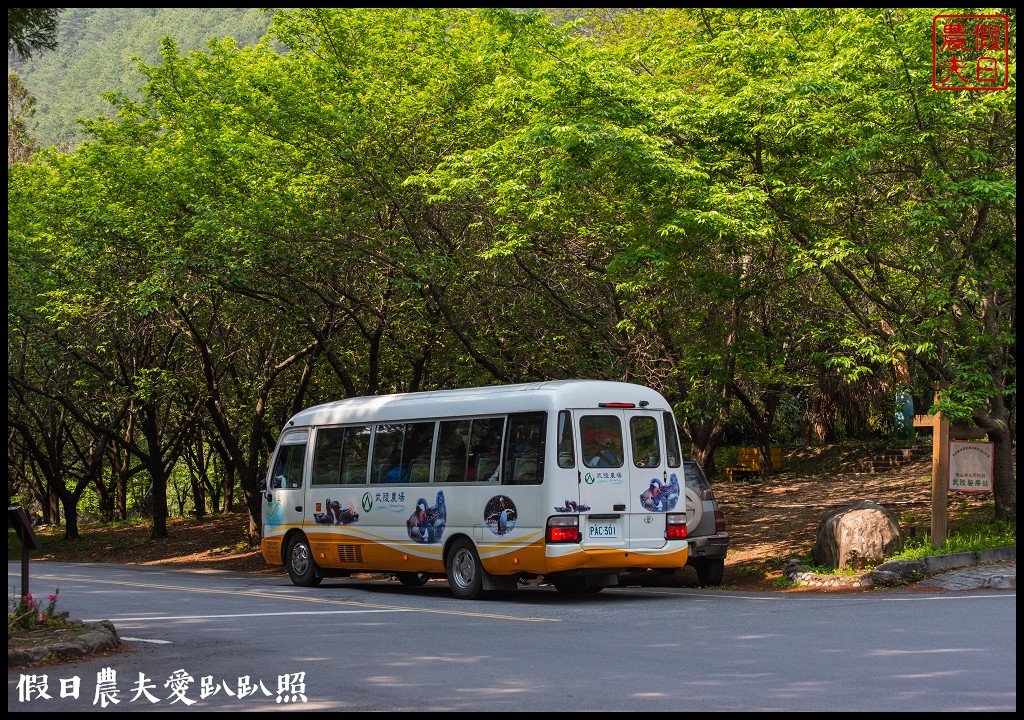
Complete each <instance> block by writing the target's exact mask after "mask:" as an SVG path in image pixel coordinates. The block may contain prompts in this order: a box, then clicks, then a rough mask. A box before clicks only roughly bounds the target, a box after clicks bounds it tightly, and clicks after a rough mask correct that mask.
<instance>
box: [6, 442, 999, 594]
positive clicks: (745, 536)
mask: <svg viewBox="0 0 1024 720" xmlns="http://www.w3.org/2000/svg"><path fill="white" fill-rule="evenodd" d="M827 453H828V449H827V448H826V449H824V450H818V451H814V452H805V453H802V454H798V453H794V452H789V453H788V454H787V456H786V459H785V460H784V463H783V468H782V470H781V471H779V472H777V473H776V474H774V475H773V476H771V477H769V478H765V479H760V478H754V479H751V480H743V481H736V482H732V483H727V482H724V481H719V482H717V483H715V484H714V491H715V494H716V496H717V498H718V501H719V504H720V506H721V508H722V510H723V512H724V513H725V517H726V523H727V525H728V530H729V536H730V544H729V554H728V557H727V558H726V571H725V580H724V586H725V587H728V588H733V589H749V590H773V589H778V588H777V586H776V585H775V583H774V581H775V580H776V579H778V578H779V577H780V576H781V574H782V569H783V566H784V565H785V563H786V561H787V560H788V559H789V558H791V557H801V558H806V557H808V556H809V555H810V551H811V546H812V544H813V542H814V536H815V533H816V531H817V527H818V523H819V521H820V520H821V518H822V516H823V515H824V514H825V513H827V512H828V511H829V510H832V509H835V508H837V507H841V506H843V505H845V504H847V503H850V502H854V501H856V500H871V501H874V502H876V503H878V504H880V505H883V506H885V507H887V508H888V509H889V510H891V511H892V512H893V513H894V514H895V515H896V516H897V518H899V519H900V524H901V527H902V528H903V530H904V531H905V532H906V533H908V534H916V533H927V532H929V529H930V522H931V479H930V474H931V461H930V460H927V459H924V460H917V461H913V462H908V463H906V464H903V465H902V466H900V467H897V468H896V469H893V470H889V471H887V472H879V473H863V472H853V471H852V470H850V469H849V468H852V467H856V465H857V463H856V462H854V461H853V460H844V459H843V458H842V457H840V456H838V455H834V456H833V457H831V458H830V459H828V460H826V459H825V457H824V455H825V454H827ZM723 475H724V473H723ZM967 517H991V496H990V495H988V494H980V493H979V494H974V493H955V494H951V495H950V498H949V524H950V528H951V529H952V528H953V527H955V525H956V523H957V522H958V521H959V520H962V519H964V518H967ZM247 525H248V520H247V518H246V517H245V516H244V515H242V514H229V515H219V516H212V517H209V518H205V519H203V520H201V521H197V520H195V519H194V518H190V519H182V518H175V519H171V520H169V521H168V534H169V535H170V537H169V538H167V539H162V540H152V539H150V537H149V534H150V530H149V527H148V526H145V525H140V526H134V527H122V528H114V529H111V528H96V529H83V530H82V531H81V536H82V537H81V539H80V540H78V541H75V542H69V541H65V540H63V539H62V532H61V530H60V529H56V528H55V529H52V530H50V529H47V528H40V529H39V534H40V537H41V539H42V541H43V550H42V551H40V552H38V553H33V555H32V561H33V562H46V561H48V560H54V561H63V562H120V563H133V564H135V563H137V564H143V565H163V566H169V567H180V568H209V569H220V570H231V571H240V572H259V573H282V574H283V573H284V569H283V567H280V566H278V567H272V566H268V565H267V564H266V563H265V562H264V560H263V557H262V555H261V554H260V552H259V550H258V549H255V548H251V547H249V546H248V545H247V543H246V540H245V538H246V529H247ZM8 557H9V559H17V558H18V557H19V554H18V548H17V547H16V546H15V547H13V548H12V547H11V544H10V543H9V544H8Z"/></svg>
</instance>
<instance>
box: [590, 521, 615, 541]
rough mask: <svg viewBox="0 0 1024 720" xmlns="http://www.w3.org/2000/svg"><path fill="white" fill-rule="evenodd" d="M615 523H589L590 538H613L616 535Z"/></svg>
mask: <svg viewBox="0 0 1024 720" xmlns="http://www.w3.org/2000/svg"><path fill="white" fill-rule="evenodd" d="M615 527H616V526H615V523H601V524H599V525H598V524H591V525H590V537H592V538H613V537H616V532H617V531H616V529H615Z"/></svg>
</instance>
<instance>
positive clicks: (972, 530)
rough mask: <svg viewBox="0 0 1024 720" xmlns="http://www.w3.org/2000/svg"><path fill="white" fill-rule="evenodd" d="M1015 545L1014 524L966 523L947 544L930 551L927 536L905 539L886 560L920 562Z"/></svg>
mask: <svg viewBox="0 0 1024 720" xmlns="http://www.w3.org/2000/svg"><path fill="white" fill-rule="evenodd" d="M1016 544H1017V520H1016V519H1013V520H966V521H964V522H962V523H960V525H959V526H958V527H957V528H956V529H955V530H952V531H950V532H949V533H948V534H947V535H946V544H945V545H944V546H943V547H941V548H933V547H932V542H931V536H930V535H929V534H922V535H917V536H915V537H911V538H907V540H906V542H905V543H904V545H903V550H902V551H900V552H899V553H896V554H895V555H891V556H890V557H887V558H886V560H922V559H924V558H926V557H929V556H932V555H951V554H953V553H960V552H977V551H978V550H989V549H991V548H1000V547H1006V546H1007V545H1016Z"/></svg>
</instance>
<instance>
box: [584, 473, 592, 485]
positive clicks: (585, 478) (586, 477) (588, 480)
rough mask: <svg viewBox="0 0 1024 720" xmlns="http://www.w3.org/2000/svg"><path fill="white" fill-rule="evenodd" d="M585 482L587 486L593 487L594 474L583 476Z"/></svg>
mask: <svg viewBox="0 0 1024 720" xmlns="http://www.w3.org/2000/svg"><path fill="white" fill-rule="evenodd" d="M583 482H585V483H586V484H587V485H593V484H594V476H593V474H592V473H587V474H586V475H584V476H583Z"/></svg>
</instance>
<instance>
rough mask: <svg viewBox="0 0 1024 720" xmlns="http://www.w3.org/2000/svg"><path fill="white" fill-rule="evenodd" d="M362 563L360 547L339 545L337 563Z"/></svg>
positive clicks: (361, 547) (361, 549)
mask: <svg viewBox="0 0 1024 720" xmlns="http://www.w3.org/2000/svg"><path fill="white" fill-rule="evenodd" d="M362 561H363V546H362V545H339V546H338V562H343V563H361V562H362Z"/></svg>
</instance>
